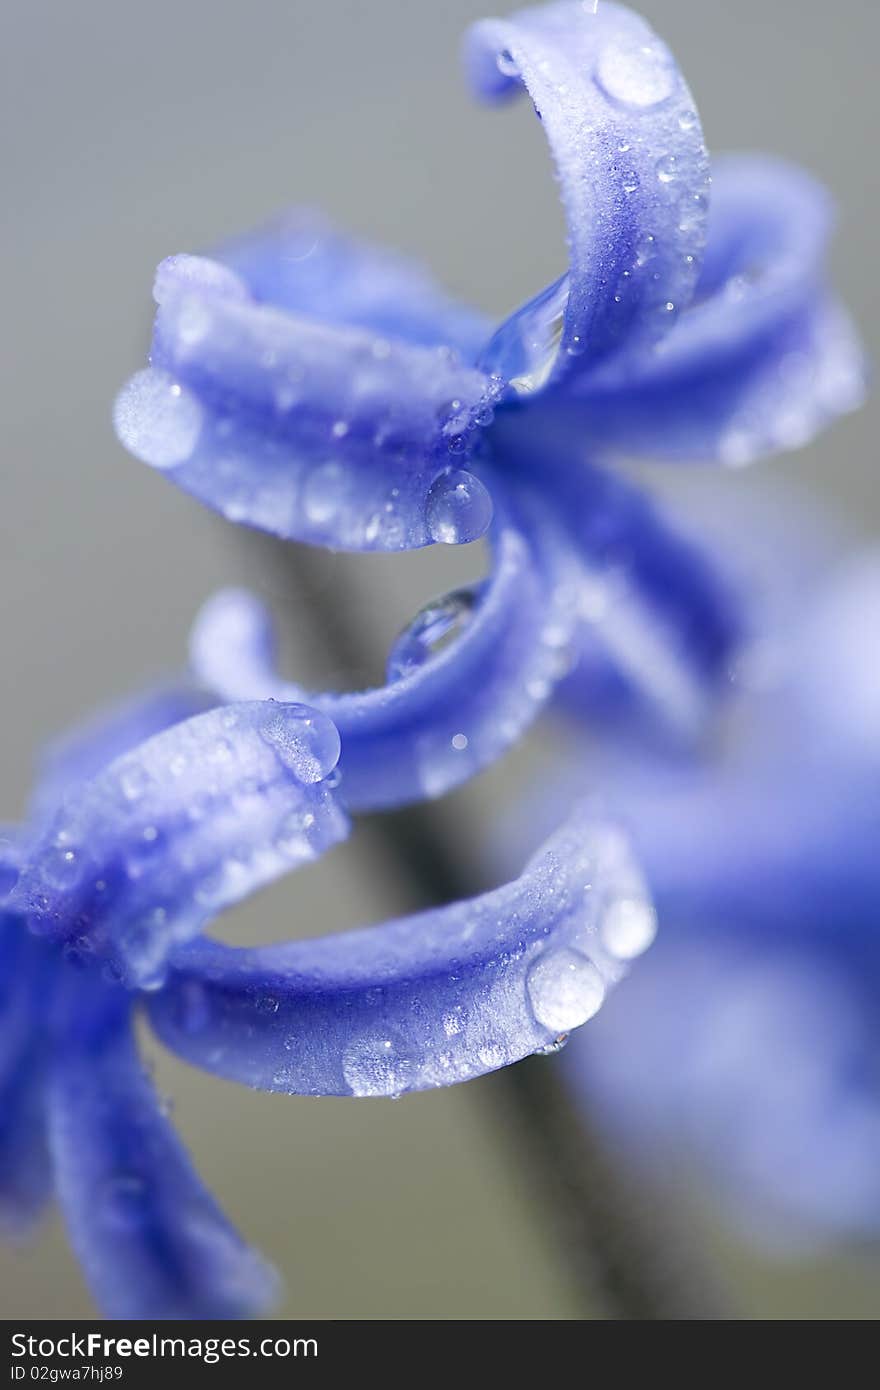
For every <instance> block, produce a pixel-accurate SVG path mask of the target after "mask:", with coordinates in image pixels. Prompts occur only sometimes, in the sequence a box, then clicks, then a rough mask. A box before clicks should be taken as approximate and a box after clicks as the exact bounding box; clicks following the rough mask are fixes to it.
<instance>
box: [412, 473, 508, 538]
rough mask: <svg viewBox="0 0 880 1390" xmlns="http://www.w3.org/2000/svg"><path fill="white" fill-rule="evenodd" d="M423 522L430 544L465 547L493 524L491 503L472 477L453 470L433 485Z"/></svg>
mask: <svg viewBox="0 0 880 1390" xmlns="http://www.w3.org/2000/svg"><path fill="white" fill-rule="evenodd" d="M425 519H426V521H427V525H428V532H429V534H430V535H431V538H432V539H433V540H435V541H439V542H440V543H441V544H442V545H466V544H467V543H468V541H475V540H477V539H478V538H479V537H480V536H482V535H483V533H484V531H485V530H486V528H487V527H488V525H489V523H490V521H491V520H492V499H491V497H490V496H489V494H488V492H487V491H486V489H485V487H484V486H483V484H482V483H481V482H480V480H479V478H476V477H474V475H473V473H467V472H465V471H464V469H460V468H452V469H449V471H448V472H446V473H441V474H440V476H439V478H437V479H435V481H434V483H433V484H432V486H431V490H430V492H429V493H428V499H427V503H426V509H425Z"/></svg>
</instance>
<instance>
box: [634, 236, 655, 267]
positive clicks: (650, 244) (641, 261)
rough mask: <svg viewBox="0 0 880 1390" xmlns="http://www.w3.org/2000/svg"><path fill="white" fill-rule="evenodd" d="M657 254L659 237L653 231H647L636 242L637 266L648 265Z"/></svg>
mask: <svg viewBox="0 0 880 1390" xmlns="http://www.w3.org/2000/svg"><path fill="white" fill-rule="evenodd" d="M656 254H657V238H656V237H655V236H654V234H653V232H646V233H645V235H644V236H643V237H640V238H639V240H638V241H637V242H636V256H635V261H636V265H637V266H643V265H647V264H648V262H649V261H651V260H653V259H654V257H655V256H656Z"/></svg>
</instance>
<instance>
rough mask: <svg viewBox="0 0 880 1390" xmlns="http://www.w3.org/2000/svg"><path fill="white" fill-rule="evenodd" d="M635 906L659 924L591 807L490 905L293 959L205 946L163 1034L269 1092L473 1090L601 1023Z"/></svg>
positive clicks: (184, 957) (190, 1056)
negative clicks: (617, 932)
mask: <svg viewBox="0 0 880 1390" xmlns="http://www.w3.org/2000/svg"><path fill="white" fill-rule="evenodd" d="M621 901H625V902H628V903H633V904H635V903H636V902H638V903H643V904H644V909H643V910H644V911H645V912H648V911H649V905H648V903H647V899H646V893H645V885H644V882H643V880H642V877H641V874H640V873H639V871H638V869H637V867H636V866H635V864H634V862H633V860H632V857H631V854H630V851H629V847H628V844H627V841H626V839H625V837H624V836H623V835H622V834H621V832H620V831H619V830H617V829H615V828H614V827H613V826H609V825H607V824H604V823H603V822H601V821H597V820H595V819H594V817H593V815H592V814H591V813H590V812H589V811H588V810H587V809H586V808H583V807H581V808H578V810H576V811H575V812H574V813H573V815H572V817H571V819H570V820H569V821H568V822H567V823H566V825H565V826H564V827H563V829H562V830H560V831H559V832H558V834H557V835H556V836H555V837H554V838H553V839H552V840H551V841H550V842H549V843H548V844H547V845H545V846H544V848H543V849H542V850H541V851H540V852H539V853H538V854H537V855H536V856H535V858H534V859H533V860H532V861H531V863H530V864H529V865H528V867H527V868H526V870H525V872H524V874H523V875H522V877H521V878H519V879H517V880H516V881H514V882H513V883H510V884H507V885H506V886H505V887H503V888H499V889H496V890H495V891H494V892H490V893H486V894H483V895H482V896H480V897H477V898H474V899H470V900H467V901H463V902H458V903H454V904H452V905H451V906H449V907H443V908H438V909H435V910H433V911H429V912H424V913H420V914H418V915H417V916H415V917H407V918H402V919H400V920H398V921H395V922H389V923H386V924H385V925H383V926H378V927H372V928H367V929H363V930H360V931H356V932H348V933H345V934H344V935H342V936H338V937H324V938H322V939H320V940H312V941H300V942H292V943H289V944H287V945H284V946H279V947H275V946H270V947H262V948H259V947H258V948H254V949H247V950H235V949H232V948H230V947H226V946H222V945H220V944H219V943H215V942H210V941H206V940H202V941H200V942H198V943H193V945H192V946H190V947H187V948H186V951H185V953H183V954H181V955H179V956H178V957H177V958H176V962H175V968H174V970H173V972H172V974H171V976H170V977H169V981H168V985H167V987H166V989H165V990H163V991H162V992H161V993H160V994H158V995H156V996H154V997H153V998H152V999H151V1001H150V1012H151V1017H152V1021H153V1024H154V1027H155V1028H156V1029H157V1031H158V1033H159V1035H160V1036H161V1038H162V1039H163V1040H164V1041H165V1042H166V1043H167V1044H168V1045H169V1046H170V1047H172V1048H174V1049H175V1050H176V1051H178V1052H179V1053H180V1054H181V1055H182V1056H183V1057H185V1058H187V1060H189V1061H191V1062H194V1063H196V1064H197V1065H200V1066H203V1067H206V1068H208V1069H209V1070H212V1071H216V1072H217V1073H218V1074H220V1075H222V1076H229V1077H233V1078H235V1079H236V1080H239V1081H244V1082H246V1083H247V1084H249V1085H253V1086H259V1087H261V1088H265V1089H268V1090H278V1091H288V1092H297V1093H305V1094H339V1095H351V1094H354V1095H361V1096H375V1095H391V1094H399V1093H401V1092H404V1091H412V1090H421V1089H425V1088H427V1087H432V1086H443V1085H448V1084H451V1083H453V1082H456V1081H464V1080H467V1079H468V1078H469V1077H472V1076H478V1075H480V1074H481V1073H483V1072H486V1071H491V1070H493V1069H495V1068H497V1067H501V1066H504V1065H506V1064H508V1063H510V1062H514V1061H517V1060H518V1059H520V1058H521V1057H524V1056H526V1055H527V1054H529V1053H531V1052H536V1051H542V1050H546V1049H547V1048H552V1047H553V1046H555V1045H556V1044H557V1042H558V1039H559V1035H560V1033H562V1032H567V1031H568V1030H569V1029H571V1028H575V1027H578V1026H579V1025H580V1024H582V1023H584V1022H586V1021H587V1020H588V1019H589V1018H590V1017H591V1016H592V1015H593V1014H594V1013H595V1011H596V1009H597V1008H598V1007H599V1005H600V1004H601V1002H602V999H603V997H604V995H605V993H606V992H607V990H608V989H610V988H611V986H612V985H613V984H614V983H615V982H616V981H617V980H618V979H620V977H621V975H622V974H623V973H624V972H625V965H624V960H625V959H626V958H627V952H626V951H621V950H620V949H616V950H612V949H610V948H609V944H608V941H607V940H606V936H605V927H606V925H607V922H608V921H609V918H610V919H612V920H613V915H614V912H615V908H616V905H617V904H619V903H620V902H621ZM615 944H616V945H617V946H618V947H619V945H620V942H619V940H615ZM643 944H647V942H644V943H643ZM630 945H632V943H630ZM633 954H635V951H634V949H630V951H629V955H633ZM267 999H269V1000H271V1001H272V1007H271V1008H267V1007H266V1004H265V1001H266V1000H267Z"/></svg>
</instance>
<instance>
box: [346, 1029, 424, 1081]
mask: <svg viewBox="0 0 880 1390" xmlns="http://www.w3.org/2000/svg"><path fill="white" fill-rule="evenodd" d="M414 1072H415V1065H414V1061H413V1059H412V1058H411V1057H410V1056H409V1055H408V1054H407V1053H406V1052H405V1051H404V1050H403V1049H402V1047H401V1045H400V1043H399V1042H398V1041H397V1039H396V1038H394V1037H392V1036H391V1035H390V1034H382V1033H365V1034H363V1035H362V1036H361V1037H359V1038H355V1039H354V1040H353V1041H352V1042H351V1043H349V1045H348V1047H347V1048H346V1049H345V1053H344V1055H343V1058H342V1074H343V1076H344V1077H345V1080H346V1083H347V1085H348V1086H349V1087H350V1088H351V1093H352V1095H355V1096H397V1095H400V1093H401V1092H402V1091H405V1090H406V1089H407V1087H408V1086H409V1085H411V1083H412V1079H413V1076H414Z"/></svg>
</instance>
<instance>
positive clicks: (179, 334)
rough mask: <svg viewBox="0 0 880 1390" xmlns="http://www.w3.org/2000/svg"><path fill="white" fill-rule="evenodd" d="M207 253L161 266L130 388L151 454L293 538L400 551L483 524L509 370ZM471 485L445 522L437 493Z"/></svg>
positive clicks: (127, 395) (179, 478) (200, 493)
mask: <svg viewBox="0 0 880 1390" xmlns="http://www.w3.org/2000/svg"><path fill="white" fill-rule="evenodd" d="M182 259H183V258H181V257H175V258H173V260H174V261H175V262H179V261H180V260H182ZM188 259H189V261H192V260H194V259H196V258H188ZM200 265H201V266H205V265H207V266H210V267H212V268H213V269H212V270H211V272H210V273H209V271H208V270H206V269H204V268H203V269H200V270H199V271H198V273H195V272H193V271H192V267H191V266H190V268H189V273H187V274H181V273H180V272H179V270H177V271H175V272H174V273H172V272H171V271H170V270H167V269H166V272H165V273H164V274H163V273H162V268H161V267H160V273H159V275H158V276H157V281H156V286H157V295H158V296H159V310H158V313H157V317H156V327H155V333H154V338H153V350H152V354H151V366H150V367H149V368H147V369H145V370H144V371H141V372H138V373H136V374H135V376H134V377H132V378H131V380H130V381H129V382H128V384H127V385H126V386H125V387H124V388H123V390H122V391H121V392H120V394H119V396H118V397H117V400H116V405H115V408H114V420H115V424H116V430H117V433H118V435H119V437H120V439H121V441H122V442H123V444H125V446H126V447H127V448H128V449H129V450H130V451H131V452H132V453H133V454H134V455H135V456H136V457H137V458H140V459H141V460H142V461H143V462H145V463H149V464H151V465H153V466H154V467H156V468H159V469H162V470H164V471H166V472H167V473H168V475H169V477H171V478H172V480H173V481H174V482H176V483H177V484H178V485H179V486H180V487H182V488H183V489H184V490H185V491H187V492H190V493H192V494H193V495H194V496H196V497H198V498H199V499H200V500H201V501H203V502H205V503H206V504H207V505H208V506H210V507H212V508H214V509H215V510H216V511H219V512H221V513H222V514H223V515H224V516H226V517H227V518H228V519H229V520H231V521H237V522H243V523H246V524H248V525H251V526H255V527H257V528H258V529H261V530H265V531H269V532H271V533H272V534H273V535H278V536H281V537H283V538H285V539H289V540H291V539H292V540H302V541H308V542H310V543H312V544H317V545H330V546H333V547H335V548H338V549H344V550H366V551H370V550H380V551H387V550H402V549H409V548H413V547H418V546H424V545H429V544H431V543H432V542H433V541H436V540H443V541H455V542H466V541H471V540H475V539H476V538H477V537H478V536H480V535H482V534H483V532H484V531H485V529H486V527H487V526H488V524H489V521H490V520H491V515H492V508H491V502H490V500H489V497H488V494H487V493H486V491H485V488H484V486H483V484H482V483H481V482H480V481H479V479H478V478H476V477H475V476H474V475H473V474H471V473H469V472H468V465H469V464H470V463H471V462H472V461H473V455H474V453H475V451H476V450H477V449H478V445H479V442H480V438H481V435H482V432H483V426H484V425H485V424H486V423H487V421H488V420H489V419H491V414H492V405H493V402H494V400H495V398H496V396H497V393H498V388H497V386H496V385H495V384H493V383H492V382H491V381H490V380H489V379H488V378H487V377H486V376H485V375H484V374H483V373H481V372H479V371H476V370H475V369H474V368H472V367H469V366H465V365H463V364H462V363H461V361H460V360H459V358H458V357H457V356H456V354H455V353H453V352H451V351H450V350H449V349H447V348H436V347H425V346H422V345H419V344H414V343H408V342H405V341H403V340H402V339H392V338H384V337H380V336H378V335H377V334H376V333H375V332H372V331H370V330H368V329H365V328H362V327H359V326H357V325H355V326H352V325H348V324H339V323H335V322H330V321H327V320H326V319H325V320H321V319H318V318H312V317H306V316H305V315H300V314H294V313H291V312H289V311H287V310H285V309H282V308H278V307H277V306H275V305H273V304H266V303H262V302H257V300H255V299H254V298H253V297H252V296H251V295H250V293H249V292H248V291H247V289H246V288H245V287H244V285H243V282H241V281H240V280H239V279H238V277H237V276H235V275H233V273H232V271H230V270H228V269H227V268H225V267H221V266H219V263H214V262H200ZM219 271H222V272H223V275H220V274H219V273H218V272H219ZM224 275H225V276H227V277H228V278H229V283H227V282H226V280H225V279H224V278H223V276H224ZM464 480H466V482H464ZM462 485H464V486H465V490H466V496H465V501H466V503H467V504H468V505H467V506H465V507H464V508H463V509H462V513H461V516H460V518H459V522H460V524H459V527H458V530H457V531H456V532H455V533H454V534H442V535H438V534H435V530H436V528H435V526H434V522H433V519H432V513H433V510H434V508H435V506H436V499H437V498H438V496H440V497H442V496H443V494H444V490H446V491H448V490H450V489H451V488H452V489H454V488H455V487H456V486H459V487H461V486H462Z"/></svg>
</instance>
